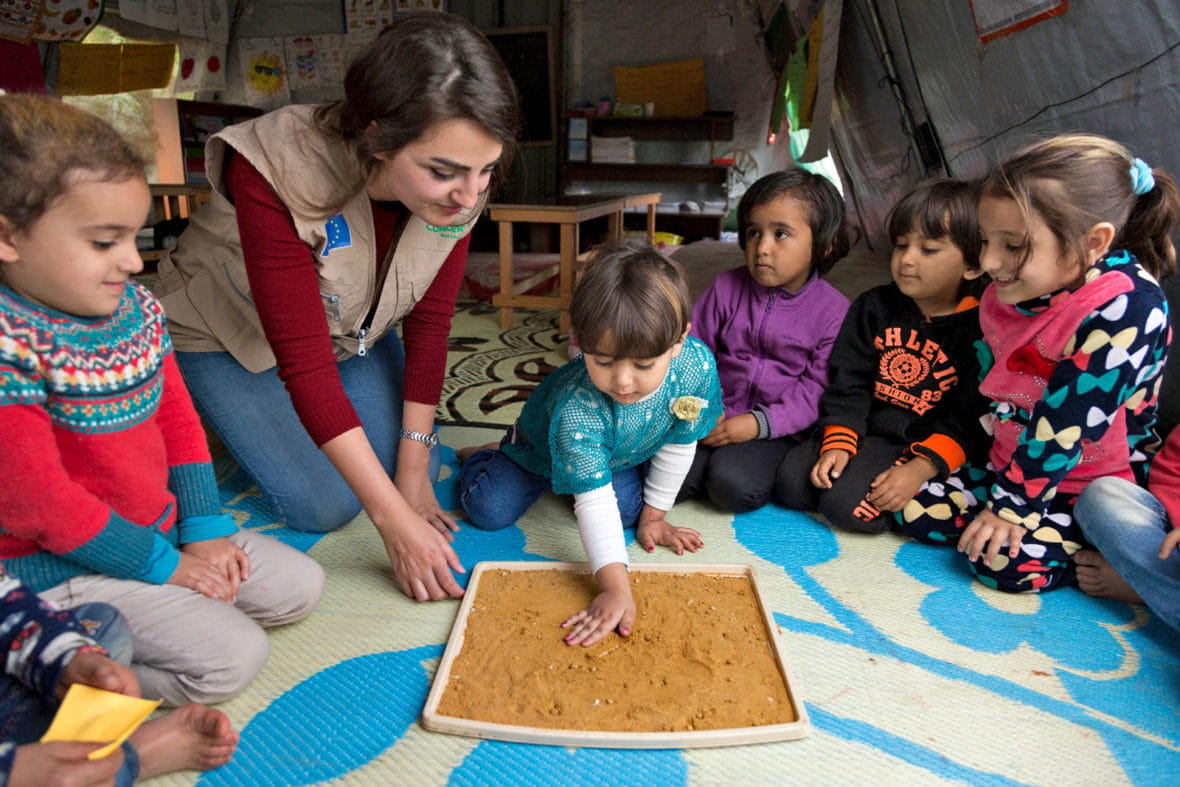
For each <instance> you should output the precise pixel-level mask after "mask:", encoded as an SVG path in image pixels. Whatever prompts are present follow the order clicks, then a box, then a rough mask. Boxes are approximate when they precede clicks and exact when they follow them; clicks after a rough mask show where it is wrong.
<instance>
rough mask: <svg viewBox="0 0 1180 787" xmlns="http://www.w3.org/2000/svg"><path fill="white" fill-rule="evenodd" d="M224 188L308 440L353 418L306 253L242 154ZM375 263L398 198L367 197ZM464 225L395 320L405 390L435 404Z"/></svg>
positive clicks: (319, 441)
mask: <svg viewBox="0 0 1180 787" xmlns="http://www.w3.org/2000/svg"><path fill="white" fill-rule="evenodd" d="M226 189H227V191H228V192H229V196H230V199H231V200H232V201H233V203H234V206H235V207H236V209H237V217H238V232H239V233H240V235H241V238H242V253H243V255H244V256H245V261H246V274H247V277H248V278H249V280H250V294H251V297H252V298H253V300H254V304H255V306H256V307H257V309H258V316H259V318H260V319H261V321H262V328H263V330H264V331H265V333H266V338H267V341H268V342H269V343H270V347H271V350H273V351H274V354H275V359H276V360H277V362H278V367H279V378H280V379H282V381H283V383H284V384H285V385H286V387H287V392H288V393H289V394H290V395H291V403H292V404H293V405H294V407H295V412H296V413H297V414H298V415H299V419H300V421H302V423H303V426H304V428H306V429H307V432H308V434H309V435H310V436H311V438H312V440H313V441H314V442H315V444H316V445H323V444H324V443H326V442H328V441H329V440H331V439H332V438H333V437H336V436H337V435H339V434H342V433H343V432H346V431H348V430H349V429H352V428H354V427H357V426H360V419H359V418H358V417H357V414H356V410H354V409H353V407H352V403H351V402H349V400H348V397H347V395H346V394H345V393H344V387H343V386H342V384H341V382H340V374H339V372H338V371H337V369H336V356H335V354H334V353H333V351H332V340H331V337H330V336H329V333H328V320H327V317H326V316H325V315H324V307H323V301H322V300H321V298H320V290H319V282H318V280H317V277H316V268H315V259H314V255H313V254H312V252H311V249H309V248H308V246H307V244H306V243H304V242H303V241H302V240H300V239H299V236H298V234H297V233H296V231H295V223H294V221H293V220H292V218H291V213H290V211H289V210H287V207H286V206H285V205H283V203H282V202H281V201H280V200H279V197H278V195H277V194H276V193H275V191H274V189H273V188H272V187H271V185H270V184H269V183H267V182H266V180H265V179H264V178H263V177H262V175H260V174H259V173H258V170H256V169H255V168H254V167H253V165H251V164H250V162H249V161H247V160H246V158H245V157H243V156H237V155H234V156H231V157H230V161H229V166H228V168H227V170H226ZM372 206H373V224H374V228H375V232H376V254H375V255H374V265H380V261H381V260H383V259H384V258H385V254H386V253H387V252H388V250H389V244H390V242H391V240H392V238H393V232H394V229H395V228H396V226H397V218H398V212H399V211H400V210H402V209H403V208H402V206H401V205H400V204H399V203H382V202H373V203H372ZM470 237H471V236H470V235H468V236H467V237H464V238H463V239H462V240H461V241H459V242H458V243H456V244H455V247H454V248H453V249H452V250H451V253H450V255H449V256H448V257H447V259H446V261H445V262H444V263H443V265H442V267H441V268H440V269H439V272H438V275H437V276H435V278H434V282H433V283H432V284H431V285H430V288H429V289H428V290H427V291H426V294H425V295H424V296H423V298H422V300H421V301H419V302H418V303H417V305H415V306H414V309H413V310H412V311H411V312H410V313H409V314H408V315H406V317H405V319H404V320H403V321H402V336H403V339H404V341H405V349H406V369H407V370H410V369H412V370H413V374H407V375H405V377H404V386H405V388H404V391H403V396H404V398H405V399H407V400H409V401H412V402H421V403H424V404H438V400H439V396H440V394H441V391H442V381H443V374H444V373H445V371H446V362H447V335H448V334H449V333H450V330H451V318H452V317H453V316H454V314H455V298H456V296H457V295H458V293H459V285H460V283H461V282H462V280H463V268H464V265H465V264H466V262H467V247H468V241H469V239H470Z"/></svg>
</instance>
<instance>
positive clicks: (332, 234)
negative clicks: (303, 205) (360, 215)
mask: <svg viewBox="0 0 1180 787" xmlns="http://www.w3.org/2000/svg"><path fill="white" fill-rule="evenodd" d="M351 245H352V231H351V230H350V229H349V228H348V222H347V221H345V220H344V214H343V213H337V214H336V215H335V216H333V217H332V218H330V219H328V220H327V221H326V222H324V249H323V251H321V252H320V256H321V257H327V256H328V252H330V251H332V249H347V248H348V247H349V246H351Z"/></svg>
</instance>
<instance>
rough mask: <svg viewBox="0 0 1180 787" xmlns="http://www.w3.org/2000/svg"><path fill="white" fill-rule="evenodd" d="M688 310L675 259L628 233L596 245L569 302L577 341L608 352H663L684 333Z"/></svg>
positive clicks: (588, 348) (637, 354) (614, 355)
mask: <svg viewBox="0 0 1180 787" xmlns="http://www.w3.org/2000/svg"><path fill="white" fill-rule="evenodd" d="M691 316H692V301H691V300H690V299H689V297H688V283H687V282H686V281H685V279H684V271H683V270H682V269H681V268H680V265H679V264H677V263H675V262H673V261H672V260H670V259H668V258H667V257H665V256H664V255H663V254H660V252H659V251H658V250H657V249H656V248H655V247H653V246H652V245H651V244H649V243H646V242H642V241H638V240H632V239H626V240H621V241H615V242H614V243H606V244H603V245H602V246H599V247H598V248H597V249H595V251H594V255H593V256H592V257H591V258H590V260H589V261H588V262H587V263H586V267H585V268H584V269H583V270H582V274H581V278H579V279H578V283H577V285H576V286H575V287H574V294H573V301H572V302H571V303H570V326H571V329H572V331H573V334H574V336H576V337H577V341H578V346H579V347H580V348H581V349H582V351H583V352H585V353H587V354H590V355H599V354H601V355H609V356H610V357H612V358H655V357H656V356H659V355H663V354H664V353H665V352H667V351H668V349H669V348H670V347H672V345H674V344H676V343H677V342H679V341H680V340H681V337H683V336H684V332H685V330H687V328H688V323H689V319H690V318H691Z"/></svg>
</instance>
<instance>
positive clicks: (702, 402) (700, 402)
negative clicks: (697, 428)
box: [670, 396, 709, 424]
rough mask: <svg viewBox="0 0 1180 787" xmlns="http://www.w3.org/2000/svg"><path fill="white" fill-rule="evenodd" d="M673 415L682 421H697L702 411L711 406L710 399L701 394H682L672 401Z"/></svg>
mask: <svg viewBox="0 0 1180 787" xmlns="http://www.w3.org/2000/svg"><path fill="white" fill-rule="evenodd" d="M670 406H671V408H672V415H674V416H676V417H677V418H679V419H680V420H681V421H691V422H692V423H694V424H695V423H696V422H697V421H698V420H699V419H700V417H701V411H702V410H704V409H705V408H706V407H708V406H709V400H708V399H702V398H701V397H699V396H680V397H677V398H675V399H673V400H672V402H671V405H670Z"/></svg>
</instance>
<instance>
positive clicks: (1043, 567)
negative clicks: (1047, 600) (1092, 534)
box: [897, 464, 1085, 593]
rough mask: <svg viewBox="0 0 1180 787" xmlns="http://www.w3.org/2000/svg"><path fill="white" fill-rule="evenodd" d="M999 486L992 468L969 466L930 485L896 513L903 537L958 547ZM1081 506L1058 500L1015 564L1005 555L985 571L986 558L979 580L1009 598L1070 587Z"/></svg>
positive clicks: (974, 566) (1068, 498) (1069, 498)
mask: <svg viewBox="0 0 1180 787" xmlns="http://www.w3.org/2000/svg"><path fill="white" fill-rule="evenodd" d="M994 480H995V473H994V471H993V470H992V469H991V466H990V465H989V466H988V467H987V468H979V467H973V466H971V465H969V464H967V465H963V466H962V467H960V468H959V470H958V471H957V472H955V474H954V475H952V476H951V477H950V478H948V479H946V480H945V481H928V482H926V483H925V484H923V485H922V488H921V489H919V490H918V494H916V495H914V499H913V500H911V501H910V502H909V503H907V504H906V507H905V508H904V509H902V510H901V511H899V512H898V513H897V520H898V524H899V525H900V527H901V532H902V533H904V534H905V535H907V536H909V537H910V538H912V539H914V540H915V541H920V542H922V543H923V544H944V545H950V546H954V545H955V544H957V543H958V541H959V536H960V535H961V534H962V532H963V529H964V528H965V527H966V526H967V524H968V523H970V522H971V520H972V519H974V517H975V515H976V514H978V513H979V512H980V511H981V510H982V509H983V507H984V504H985V503H986V502H987V496H988V493H989V491H990V490H991V486H992V482H993V481H994ZM1076 500H1077V496H1076V495H1066V494H1060V495H1058V496H1057V497H1055V498H1053V500H1051V501H1050V502H1049V509H1048V510H1047V511H1046V512H1045V515H1044V516H1043V517H1042V518H1041V525H1040V527H1038V528H1037V529H1036V530H1034V531H1031V532H1029V533H1026V534H1025V536H1024V538H1023V539H1022V541H1021V546H1020V554H1019V555H1018V556H1017V557H1016V558H1014V559H1012V558H1009V557H1008V553H1007V551H1001V552H1000V554H999V555H997V556H996V559H995V560H993V561H992V564H991V565H990V566H988V565H984V563H983V560H982V558H981V559H980V560H978V561H976V562H974V563H972V562H970V561H969V562H968V565H969V566H970V567H971V571H972V572H973V573H974V574H975V576H976V578H977V579H978V580H979V581H980V582H982V583H983V584H985V585H987V586H988V587H992V588H997V589H999V590H1004V591H1007V592H1009V593H1036V592H1040V591H1045V590H1054V589H1056V588H1059V587H1061V586H1062V585H1068V584H1071V583H1072V581H1073V575H1074V566H1073V560H1072V559H1071V556H1072V555H1073V553H1074V552H1076V551H1078V550H1079V549H1081V548H1082V546H1083V544H1084V543H1085V542H1084V540H1083V538H1082V532H1081V529H1080V528H1079V527H1078V526H1077V524H1076V523H1075V522H1074V520H1073V505H1074V502H1075V501H1076ZM1005 546H1006V544H1005Z"/></svg>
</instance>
